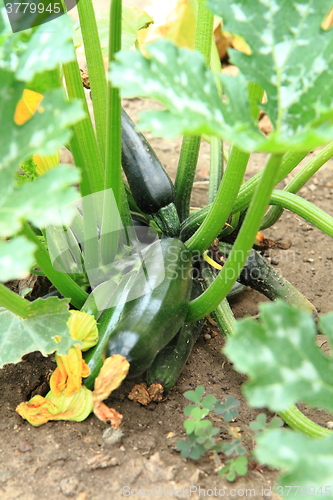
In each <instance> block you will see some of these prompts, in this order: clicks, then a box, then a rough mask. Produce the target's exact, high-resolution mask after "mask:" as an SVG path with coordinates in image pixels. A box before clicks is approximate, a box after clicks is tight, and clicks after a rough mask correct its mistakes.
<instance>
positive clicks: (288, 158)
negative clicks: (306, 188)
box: [182, 152, 307, 240]
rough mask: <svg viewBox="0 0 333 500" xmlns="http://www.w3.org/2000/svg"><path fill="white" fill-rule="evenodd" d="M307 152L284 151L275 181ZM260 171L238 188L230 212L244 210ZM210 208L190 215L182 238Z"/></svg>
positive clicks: (259, 176)
mask: <svg viewBox="0 0 333 500" xmlns="http://www.w3.org/2000/svg"><path fill="white" fill-rule="evenodd" d="M306 155H307V153H298V152H297V153H295V152H291V153H286V154H285V155H284V157H283V160H282V162H281V167H280V170H279V175H278V178H277V181H276V183H279V182H280V181H282V180H283V179H284V178H285V177H286V176H287V175H288V174H290V172H291V171H292V170H293V169H294V168H295V167H296V166H297V165H298V164H299V163H300V162H301V161H302V160H303V158H304V157H305V156H306ZM261 176H262V171H260V172H258V173H257V174H255V175H254V176H253V177H251V179H249V180H248V181H246V182H245V183H244V184H243V185H242V186H241V188H240V190H239V194H238V197H237V199H236V201H235V204H234V206H233V207H232V209H231V214H237V213H238V212H241V211H243V210H245V209H246V208H247V207H248V206H249V204H250V201H251V198H252V196H253V193H254V191H255V189H256V187H257V186H258V183H259V181H260V179H261ZM211 209H212V204H210V205H208V206H207V207H205V208H202V209H201V210H198V211H197V212H196V213H195V214H193V215H191V216H190V217H189V219H188V220H187V221H186V222H185V223H184V224H183V226H182V239H183V240H186V239H187V238H189V237H190V235H192V234H193V233H194V232H195V231H196V230H197V229H198V228H199V227H200V225H201V224H202V223H203V221H204V220H205V218H206V217H207V215H208V213H209V212H210V210H211Z"/></svg>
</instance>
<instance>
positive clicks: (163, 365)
mask: <svg viewBox="0 0 333 500" xmlns="http://www.w3.org/2000/svg"><path fill="white" fill-rule="evenodd" d="M201 292H202V288H201V285H200V284H199V282H198V281H194V283H193V288H192V294H191V300H193V299H195V298H196V297H198V296H199V295H200V294H201ZM204 322H205V320H204V319H201V320H199V321H196V322H194V323H184V325H183V326H182V328H181V329H180V331H179V332H178V333H177V335H176V336H175V337H174V338H173V339H172V340H171V342H169V344H168V345H166V346H165V347H164V349H162V350H161V351H160V352H159V353H158V354H157V356H156V357H155V359H154V361H153V362H152V364H151V365H150V367H149V368H148V370H147V374H146V381H147V384H148V385H151V384H155V383H158V384H161V386H162V387H163V389H164V392H168V391H170V390H171V389H172V388H173V387H174V385H175V384H176V382H177V380H178V378H179V376H180V374H181V373H182V371H183V369H184V366H185V365H186V363H187V360H188V358H189V357H190V354H191V352H192V349H193V346H194V344H195V343H196V341H197V339H198V337H199V335H200V333H201V330H202V327H203V325H204Z"/></svg>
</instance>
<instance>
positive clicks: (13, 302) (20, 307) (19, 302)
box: [0, 283, 30, 318]
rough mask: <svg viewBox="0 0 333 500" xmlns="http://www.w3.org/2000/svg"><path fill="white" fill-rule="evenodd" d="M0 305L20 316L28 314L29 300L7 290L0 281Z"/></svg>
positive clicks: (23, 316) (25, 316)
mask: <svg viewBox="0 0 333 500" xmlns="http://www.w3.org/2000/svg"><path fill="white" fill-rule="evenodd" d="M0 305H1V307H5V308H6V309H8V310H9V311H11V312H12V313H14V314H16V315H17V316H20V317H21V318H27V317H28V316H29V306H30V302H29V301H28V300H26V299H24V298H23V297H20V295H17V294H16V293H14V292H13V291H12V290H9V288H7V287H6V286H5V285H4V284H3V283H0Z"/></svg>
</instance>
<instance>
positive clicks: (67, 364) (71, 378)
mask: <svg viewBox="0 0 333 500" xmlns="http://www.w3.org/2000/svg"><path fill="white" fill-rule="evenodd" d="M56 362H57V368H56V369H55V371H54V372H53V373H52V375H51V378H50V387H51V390H52V392H53V393H54V394H55V395H56V396H59V395H60V394H61V393H62V392H65V395H66V396H71V395H72V394H73V392H78V391H79V390H80V387H81V385H82V378H83V377H88V375H89V373H90V369H89V366H88V365H87V363H86V362H85V361H84V359H83V358H82V351H81V350H80V349H76V348H75V347H71V349H70V350H69V351H68V354H67V355H63V356H58V355H57V354H56Z"/></svg>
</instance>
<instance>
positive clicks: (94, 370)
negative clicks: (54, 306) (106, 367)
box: [81, 272, 135, 389]
mask: <svg viewBox="0 0 333 500" xmlns="http://www.w3.org/2000/svg"><path fill="white" fill-rule="evenodd" d="M134 279H135V273H133V272H132V273H128V274H126V275H125V276H124V277H123V278H122V279H121V281H120V283H119V284H118V285H117V286H116V287H115V290H114V292H113V293H112V298H113V301H115V299H116V297H117V299H118V304H117V305H115V306H113V307H109V308H105V310H104V311H102V312H100V311H99V310H98V307H97V305H96V301H95V299H94V297H93V294H90V296H89V297H88V299H87V301H86V303H85V305H84V306H83V308H82V309H81V311H84V312H89V313H90V314H93V315H94V316H95V318H96V319H97V318H99V317H100V319H99V321H98V324H97V326H98V343H97V344H96V345H95V346H94V347H92V348H91V349H89V351H87V352H85V353H84V354H83V357H84V360H85V362H86V363H87V364H88V366H89V368H90V374H89V376H88V377H86V378H85V379H83V383H84V385H85V386H86V387H88V389H93V388H94V383H95V378H96V377H97V375H98V374H99V372H100V369H101V368H102V365H103V357H102V354H103V350H104V347H105V343H106V341H107V339H108V338H109V337H110V335H111V333H112V331H113V330H114V328H115V327H116V325H117V323H118V322H119V320H120V318H121V316H122V313H123V310H124V307H125V303H126V298H127V296H128V294H129V292H130V290H131V286H132V285H133V282H134ZM103 285H104V283H103ZM100 286H101V285H99V287H100ZM98 304H99V301H98ZM105 305H107V304H105Z"/></svg>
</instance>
